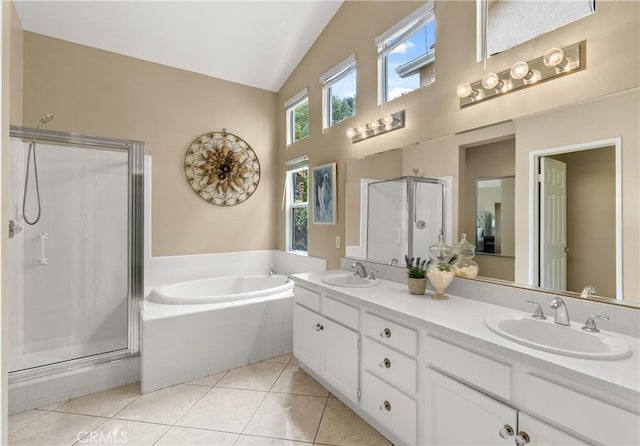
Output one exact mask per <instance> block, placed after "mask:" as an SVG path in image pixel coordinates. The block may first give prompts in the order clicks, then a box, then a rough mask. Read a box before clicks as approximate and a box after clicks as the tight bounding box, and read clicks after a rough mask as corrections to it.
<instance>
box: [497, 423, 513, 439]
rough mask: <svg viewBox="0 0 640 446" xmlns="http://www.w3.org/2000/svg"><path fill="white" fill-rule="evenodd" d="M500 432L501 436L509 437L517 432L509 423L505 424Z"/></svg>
mask: <svg viewBox="0 0 640 446" xmlns="http://www.w3.org/2000/svg"><path fill="white" fill-rule="evenodd" d="M498 433H499V434H500V438H509V437H512V436H513V434H514V433H515V431H514V430H513V428H512V427H511V426H509V425H508V424H505V425H504V426H503V427H502V428H501V429H500V430H499V431H498Z"/></svg>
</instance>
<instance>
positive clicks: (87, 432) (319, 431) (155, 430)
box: [9, 355, 390, 446]
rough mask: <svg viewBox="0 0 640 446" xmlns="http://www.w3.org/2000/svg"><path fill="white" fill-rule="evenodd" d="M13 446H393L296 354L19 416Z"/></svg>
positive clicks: (11, 422) (12, 429) (11, 428)
mask: <svg viewBox="0 0 640 446" xmlns="http://www.w3.org/2000/svg"><path fill="white" fill-rule="evenodd" d="M9 444H10V445H30V446H44V445H66V446H70V445H77V446H82V445H115V444H121V445H127V446H132V445H181V446H187V445H209V446H227V445H228V446H281V445H282V446H304V445H306V446H309V445H318V446H320V445H323V446H324V445H331V446H390V443H389V442H388V441H387V440H386V439H385V438H384V437H382V436H381V435H380V434H379V433H378V432H377V431H375V430H374V429H373V428H372V427H371V426H369V425H368V424H367V423H366V422H364V421H363V420H362V419H361V418H359V417H358V416H357V415H356V414H355V413H354V412H353V411H351V409H349V408H348V407H347V406H345V405H344V404H343V403H342V402H340V401H339V400H338V399H336V398H334V397H333V396H332V395H331V394H330V393H329V392H328V391H327V390H326V389H324V388H323V387H322V386H321V385H320V384H318V383H317V382H316V381H315V380H314V379H313V378H311V377H310V376H309V375H308V374H306V373H305V372H304V371H303V370H302V369H300V368H299V367H298V363H297V360H296V359H295V358H293V357H292V355H283V356H279V357H277V358H272V359H270V360H268V361H263V362H259V363H256V364H251V365H248V366H246V367H240V368H237V369H233V370H230V371H228V372H223V373H218V374H216V375H212V376H208V377H206V378H202V379H199V380H196V381H192V382H190V383H188V384H181V385H177V386H173V387H170V388H168V389H163V390H159V391H157V392H152V393H148V394H146V395H142V396H141V395H140V387H139V385H138V384H130V385H127V386H123V387H119V388H117V389H111V390H107V391H104V392H100V393H95V394H93V395H88V396H85V397H81V398H76V399H73V400H70V401H67V402H66V403H61V404H59V405H55V406H53V407H47V408H46V409H35V410H31V411H29V412H24V413H20V414H17V415H13V416H11V417H10V418H9Z"/></svg>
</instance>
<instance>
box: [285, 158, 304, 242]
mask: <svg viewBox="0 0 640 446" xmlns="http://www.w3.org/2000/svg"><path fill="white" fill-rule="evenodd" d="M285 187H286V191H285V193H286V197H287V198H286V202H287V222H286V227H287V229H286V231H287V251H295V252H301V253H305V254H306V253H307V250H308V246H307V221H308V213H307V207H308V196H309V157H307V156H306V155H305V156H302V157H300V158H296V159H294V160H291V161H287V178H286V186H285Z"/></svg>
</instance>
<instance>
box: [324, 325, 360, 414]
mask: <svg viewBox="0 0 640 446" xmlns="http://www.w3.org/2000/svg"><path fill="white" fill-rule="evenodd" d="M323 327H324V330H323V334H324V346H323V351H322V352H323V354H322V361H321V364H322V366H321V374H322V377H323V378H324V379H326V380H327V382H329V383H331V384H333V385H334V386H335V387H336V389H337V390H339V391H340V392H341V393H342V394H343V395H345V396H347V397H349V398H350V399H351V400H352V401H357V399H358V356H359V355H358V333H356V332H355V331H353V330H349V329H348V328H345V327H343V326H342V325H339V324H336V323H335V322H332V321H330V320H328V319H324V321H323Z"/></svg>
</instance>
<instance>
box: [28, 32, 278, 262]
mask: <svg viewBox="0 0 640 446" xmlns="http://www.w3.org/2000/svg"><path fill="white" fill-rule="evenodd" d="M275 112H276V94H275V93H272V92H268V91H265V90H260V89H256V88H251V87H246V86H243V85H240V84H235V83H231V82H227V81H222V80H219V79H214V78H211V77H207V76H203V75H199V74H195V73H191V72H188V71H183V70H178V69H174V68H170V67H166V66H163V65H158V64H154V63H150V62H145V61H142V60H139V59H134V58H130V57H126V56H121V55H117V54H114V53H110V52H107V51H102V50H98V49H93V48H89V47H86V46H82V45H76V44H73V43H69V42H65V41H62V40H57V39H53V38H49V37H45V36H42V35H38V34H33V33H29V32H26V33H25V35H24V115H23V116H24V123H25V125H26V126H34V125H35V124H36V123H37V122H38V121H39V119H40V116H41V115H42V114H44V113H54V114H55V119H54V120H53V121H51V122H50V123H49V125H48V126H47V128H51V129H55V130H61V131H67V132H78V133H86V134H92V135H100V136H111V137H116V138H125V139H134V140H140V141H144V142H145V143H146V145H145V153H146V154H149V155H151V156H152V157H153V186H152V189H153V200H152V206H153V215H152V250H153V255H155V256H162V255H178V254H196V253H212V252H229V251H246V250H256V249H273V248H275V246H276V230H275V221H276V209H277V208H278V207H279V201H277V200H276V195H277V193H276V189H275V186H276V179H277V174H276V172H277V167H276V150H275V147H276V142H277V135H276V123H275V119H274V113H275ZM223 128H226V129H227V130H228V131H229V132H231V133H234V134H236V135H238V136H240V137H241V138H243V139H244V140H245V141H247V143H249V145H251V147H252V148H253V150H254V151H255V152H256V154H257V155H258V158H259V160H260V164H261V172H262V177H261V180H260V184H259V186H258V189H257V190H256V192H255V193H254V195H253V196H252V197H250V198H249V199H248V200H247V201H245V202H244V203H241V204H239V205H236V206H231V207H219V206H214V205H211V204H209V203H207V202H205V201H204V200H203V199H202V198H200V197H199V196H198V195H197V194H196V193H195V192H194V191H193V190H192V189H191V187H190V186H189V184H188V183H187V181H186V179H185V172H184V168H183V165H184V157H185V153H186V150H187V147H188V146H189V145H190V144H191V142H192V141H193V140H194V139H195V138H197V137H198V136H200V135H201V134H203V133H208V132H210V131H214V130H222V129H223Z"/></svg>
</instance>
